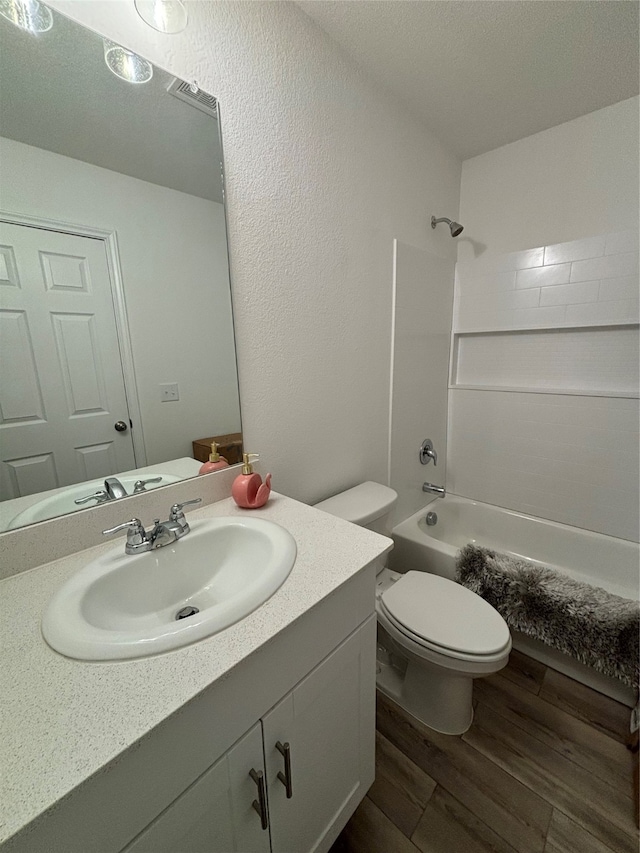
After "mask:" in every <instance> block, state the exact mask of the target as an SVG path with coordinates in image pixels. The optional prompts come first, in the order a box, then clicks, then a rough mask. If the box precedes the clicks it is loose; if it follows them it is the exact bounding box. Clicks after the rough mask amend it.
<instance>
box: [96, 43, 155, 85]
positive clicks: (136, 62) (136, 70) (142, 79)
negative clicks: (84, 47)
mask: <svg viewBox="0 0 640 853" xmlns="http://www.w3.org/2000/svg"><path fill="white" fill-rule="evenodd" d="M103 41H104V61H105V62H106V63H107V68H108V69H109V71H111V72H113V73H114V74H115V75H116V77H120V79H121V80H126V81H127V83H148V82H149V80H151V78H152V77H153V65H152V64H151V63H150V62H149V61H148V60H146V59H143V58H142V57H141V56H138V54H137V53H133V51H131V50H127V48H126V47H122V46H121V45H119V44H116V43H115V42H112V41H109V40H108V39H103Z"/></svg>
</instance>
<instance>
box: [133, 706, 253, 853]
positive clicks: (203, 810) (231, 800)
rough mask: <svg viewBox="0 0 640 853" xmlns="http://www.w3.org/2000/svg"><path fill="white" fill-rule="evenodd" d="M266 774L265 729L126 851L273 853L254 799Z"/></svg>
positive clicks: (189, 791)
mask: <svg viewBox="0 0 640 853" xmlns="http://www.w3.org/2000/svg"><path fill="white" fill-rule="evenodd" d="M251 770H253V771H254V773H256V774H257V773H262V774H264V763H263V758H262V729H261V727H260V723H256V725H255V726H253V728H252V729H250V730H249V731H248V732H247V733H246V735H244V737H242V738H240V740H239V741H238V742H237V743H236V744H235V745H234V746H233V747H232V748H231V749H230V750H229V751H228V752H227V753H226V754H225V755H223V756H222V758H220V759H219V761H216V763H215V764H214V765H213V767H211V768H210V769H209V770H207V771H206V773H203V775H202V776H201V777H200V778H199V779H198V780H197V781H196V782H194V783H193V785H191V787H190V788H188V789H187V790H186V791H185V792H184V794H182V796H180V797H178V799H177V800H176V801H175V802H174V803H172V804H171V805H170V806H169V808H167V809H165V811H164V812H162V814H161V815H160V816H159V817H158V818H156V820H154V821H153V823H152V824H151V825H150V826H148V827H147V828H146V829H145V830H143V831H142V832H141V833H140V835H139V836H138V837H137V838H136V839H135V840H134V841H133V842H132V843H131V844H129V845H128V846H127V847H126V848H125V853H269V834H268V833H267V832H264V831H263V830H262V828H261V824H260V818H259V817H258V814H257V813H256V812H255V811H254V810H253V809H252V807H251V803H252V800H253V799H254V797H256V794H257V790H256V786H255V783H254V781H253V779H252V778H251V776H250V775H249V774H250V771H251Z"/></svg>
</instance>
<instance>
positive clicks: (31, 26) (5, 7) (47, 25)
mask: <svg viewBox="0 0 640 853" xmlns="http://www.w3.org/2000/svg"><path fill="white" fill-rule="evenodd" d="M0 15H2V17H3V18H6V19H7V21H10V22H11V23H12V24H14V25H15V26H16V27H20V29H21V30H25V31H26V32H28V33H32V34H33V35H37V34H38V33H46V32H47V31H48V30H50V29H51V27H52V26H53V15H52V14H51V11H50V10H49V9H47V7H46V6H44V5H43V4H42V3H39V2H38V0H0Z"/></svg>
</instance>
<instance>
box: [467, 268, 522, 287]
mask: <svg viewBox="0 0 640 853" xmlns="http://www.w3.org/2000/svg"><path fill="white" fill-rule="evenodd" d="M475 283H476V286H477V287H478V289H479V290H483V291H488V292H493V291H496V290H499V291H502V290H513V289H514V287H515V285H516V271H515V270H510V271H509V272H496V273H492V274H490V275H483V276H479V277H478V278H477V279H476V282H475Z"/></svg>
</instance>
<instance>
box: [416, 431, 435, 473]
mask: <svg viewBox="0 0 640 853" xmlns="http://www.w3.org/2000/svg"><path fill="white" fill-rule="evenodd" d="M419 457H420V463H421V464H422V465H428V464H429V462H431V460H432V459H433V464H434V466H436V465H437V464H438V454H437V453H436V451H435V450H434V449H433V442H432V441H431V439H430V438H425V440H424V441H423V442H422V444H421V445H420V452H419Z"/></svg>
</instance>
